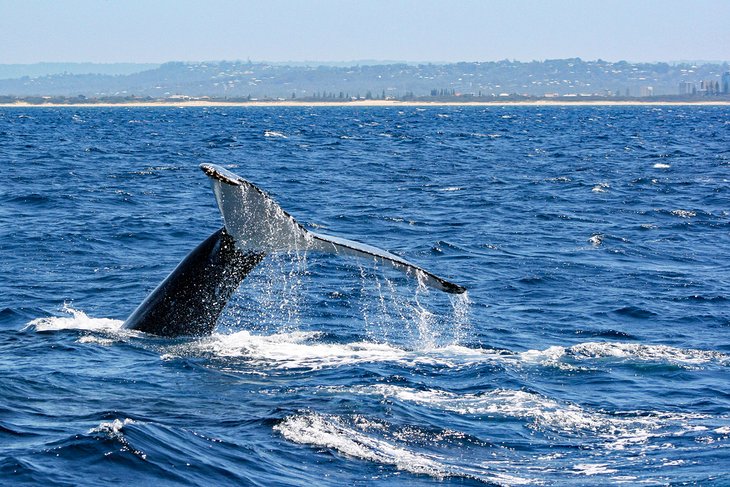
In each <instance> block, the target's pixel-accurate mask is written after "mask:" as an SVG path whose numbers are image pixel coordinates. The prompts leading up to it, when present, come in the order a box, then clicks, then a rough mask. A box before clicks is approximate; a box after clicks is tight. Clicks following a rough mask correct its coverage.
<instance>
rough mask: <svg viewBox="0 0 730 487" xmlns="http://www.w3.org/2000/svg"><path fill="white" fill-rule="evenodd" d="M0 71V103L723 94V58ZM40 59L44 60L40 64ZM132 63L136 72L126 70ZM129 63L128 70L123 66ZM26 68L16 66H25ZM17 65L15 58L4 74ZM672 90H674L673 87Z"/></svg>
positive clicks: (219, 64) (725, 67)
mask: <svg viewBox="0 0 730 487" xmlns="http://www.w3.org/2000/svg"><path fill="white" fill-rule="evenodd" d="M83 66H84V68H83V69H81V70H76V72H75V73H74V72H71V71H68V70H66V71H64V72H61V73H58V72H56V73H55V74H46V75H38V76H33V75H31V74H28V75H25V76H22V77H8V78H7V79H0V101H1V100H6V102H7V101H8V100H15V99H18V98H22V99H25V100H27V101H31V102H34V101H35V102H38V103H42V102H44V101H46V102H47V101H48V99H49V98H48V97H55V99H56V101H59V100H63V102H64V103H74V102H81V101H83V102H88V101H107V102H109V101H129V100H140V99H141V100H159V99H186V98H197V99H199V98H211V99H220V100H229V101H247V100H291V99H295V100H301V101H308V100H319V101H345V100H352V99H398V100H424V99H428V100H434V101H437V100H454V99H460V100H463V99H474V100H475V101H478V100H494V99H500V98H509V99H523V98H527V99H529V98H534V97H548V98H550V97H566V98H569V97H583V98H585V97H588V98H606V97H612V98H630V97H642V98H647V97H673V96H679V95H680V94H681V95H682V96H683V97H685V98H686V97H695V98H696V97H701V96H722V94H723V92H725V93H727V90H728V87H727V82H726V81H727V75H726V77H725V78H724V77H723V73H725V72H727V71H728V70H730V67H729V66H728V64H727V63H724V64H699V65H695V64H691V63H680V64H668V63H628V62H625V61H620V62H608V61H602V60H598V61H583V60H581V59H577V58H576V59H559V60H548V61H542V62H538V61H534V62H518V61H508V60H504V61H496V62H463V63H453V64H418V65H415V64H380V65H357V66H344V67H343V66H284V65H277V64H267V63H252V62H209V63H181V62H171V63H165V64H162V65H159V66H157V65H151V66H150V65H120V67H119V69H117V70H116V71H115V70H114V68H112V67H113V66H115V65H96V66H102V67H103V66H105V67H106V68H105V70H98V71H96V72H94V69H93V67H94V65H83ZM46 67H48V66H46ZM135 69H136V70H135ZM130 70H131V71H133V72H130ZM31 71H32V70H30V71H29V70H26V71H25V72H31ZM18 72H23V71H22V70H21V69H20V68H19V67H18V66H14V67H13V69H9V68H8V65H5V66H3V65H0V77H2V76H3V74H4V73H6V74H7V73H18ZM680 90H681V91H680Z"/></svg>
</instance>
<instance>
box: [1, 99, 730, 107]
mask: <svg viewBox="0 0 730 487" xmlns="http://www.w3.org/2000/svg"><path fill="white" fill-rule="evenodd" d="M518 106H524V107H551V106H554V107H571V106H577V107H584V106H595V107H599V106H600V107H602V106H606V107H610V106H617V107H622V106H730V101H724V100H723V101H720V100H718V101H644V100H641V101H639V100H637V101H629V100H621V101H610V100H575V101H567V100H529V101H471V102H470V101H463V102H462V101H457V102H451V101H443V102H439V101H433V102H431V101H397V100H358V101H343V102H339V101H332V102H315V101H313V102H308V101H293V100H292V101H290V100H287V101H248V102H226V101H201V100H191V101H179V102H175V101H159V102H154V101H153V102H122V103H42V104H36V103H28V102H15V103H0V108H116V107H118V108H187V107H191V108H194V107H202V108H208V107H237V108H245V107H338V108H343V107H353V108H369V107H396V108H397V107H424V108H426V107H518Z"/></svg>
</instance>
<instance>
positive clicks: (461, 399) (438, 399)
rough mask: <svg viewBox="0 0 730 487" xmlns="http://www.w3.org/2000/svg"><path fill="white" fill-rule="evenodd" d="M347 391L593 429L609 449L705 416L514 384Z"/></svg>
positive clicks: (552, 426) (572, 430) (548, 426)
mask: <svg viewBox="0 0 730 487" xmlns="http://www.w3.org/2000/svg"><path fill="white" fill-rule="evenodd" d="M330 390H335V391H337V390H338V389H337V388H331V389H330ZM339 390H342V389H339ZM346 392H349V393H353V394H363V395H379V396H382V397H383V398H394V399H396V400H398V401H402V402H411V403H415V404H419V405H422V406H426V407H430V408H435V409H439V410H442V411H449V412H454V413H457V414H461V415H478V416H488V417H501V418H515V419H519V420H526V421H528V423H527V425H526V426H528V427H530V428H533V429H537V430H550V431H554V432H558V433H563V434H570V435H583V434H585V433H590V434H591V436H594V437H597V438H600V439H602V440H604V441H605V442H607V444H606V447H607V448H610V449H616V450H619V449H624V448H625V447H626V446H627V445H630V444H636V443H646V442H647V441H648V440H649V439H650V438H651V437H654V436H662V435H663V434H664V433H663V431H665V430H666V428H669V427H681V428H683V433H687V432H691V431H692V430H693V425H692V424H691V421H695V420H699V419H705V416H702V415H698V414H689V413H666V412H649V413H641V414H637V413H630V412H624V413H621V414H620V415H613V414H608V413H605V412H600V411H592V410H589V409H585V408H583V407H581V406H579V405H577V404H572V403H568V402H560V401H556V400H553V399H550V398H548V397H545V396H542V395H540V394H536V393H532V392H526V391H519V390H511V389H495V390H491V391H486V392H483V393H479V394H456V393H453V392H448V391H443V390H437V389H411V388H407V387H403V386H396V385H390V384H375V385H369V386H360V387H354V388H350V389H346ZM695 426H696V425H695ZM674 434H677V432H676V431H675V432H674Z"/></svg>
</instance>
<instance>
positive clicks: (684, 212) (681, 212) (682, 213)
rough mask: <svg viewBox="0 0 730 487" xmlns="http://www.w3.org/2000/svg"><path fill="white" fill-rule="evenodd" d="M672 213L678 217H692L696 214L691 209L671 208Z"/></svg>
mask: <svg viewBox="0 0 730 487" xmlns="http://www.w3.org/2000/svg"><path fill="white" fill-rule="evenodd" d="M672 215H674V216H678V217H680V218H692V217H694V216H697V213H695V212H694V211H691V210H672Z"/></svg>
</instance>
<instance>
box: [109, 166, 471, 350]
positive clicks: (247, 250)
mask: <svg viewBox="0 0 730 487" xmlns="http://www.w3.org/2000/svg"><path fill="white" fill-rule="evenodd" d="M200 168H201V169H202V170H203V172H204V173H205V174H207V175H208V177H209V178H210V180H211V184H212V185H213V192H214V193H215V198H216V201H217V202H218V208H219V209H220V211H221V214H222V215H223V222H224V227H223V228H221V229H220V230H217V231H215V232H214V233H213V234H212V235H211V236H210V237H208V238H207V239H205V240H204V241H203V242H202V243H201V244H200V245H198V246H197V247H196V248H195V249H194V250H193V251H192V252H190V254H188V255H187V256H186V257H185V258H184V259H183V260H182V262H180V263H179V264H178V265H177V267H176V268H175V269H174V270H173V271H172V272H171V273H170V275H169V276H167V278H165V280H164V281H162V283H160V285H159V286H157V287H156V288H155V289H154V290H153V291H152V292H151V293H150V294H149V295H148V296H147V298H145V300H144V301H143V302H142V304H140V305H139V306H138V307H137V309H136V310H135V311H134V312H133V313H132V314H131V315H130V316H129V318H127V320H126V321H125V322H124V325H123V327H124V328H127V329H132V330H139V331H143V332H146V333H151V334H154V335H160V336H167V337H175V336H185V335H188V336H189V335H192V336H202V335H207V334H210V333H212V332H213V329H214V328H215V325H216V322H217V320H218V317H219V316H220V314H221V313H222V312H223V309H224V308H225V306H226V303H227V302H228V300H229V299H230V297H231V296H232V295H233V293H234V292H235V291H236V289H237V288H238V286H239V285H240V284H241V282H242V281H243V280H244V279H245V278H246V276H247V275H248V274H249V273H250V272H251V270H253V268H254V267H256V266H257V265H258V264H259V263H260V262H261V260H263V258H264V257H265V256H266V254H269V253H272V252H282V251H291V250H301V251H309V250H313V251H319V252H328V253H334V254H340V255H351V256H356V257H364V258H367V259H374V260H376V261H379V262H382V263H385V264H388V265H390V266H392V267H393V268H395V269H398V270H401V271H403V272H406V273H410V274H413V275H415V276H416V277H417V278H418V279H419V281H421V282H423V283H424V284H426V285H428V286H431V287H434V288H436V289H439V290H441V291H445V292H448V293H456V294H459V293H463V292H464V291H466V289H465V288H463V287H461V286H459V285H458V284H454V283H452V282H449V281H447V280H445V279H443V278H441V277H438V276H436V275H434V274H432V273H431V272H428V271H427V270H425V269H422V268H420V267H418V266H416V265H415V264H412V263H410V262H408V261H407V260H405V259H402V258H400V257H398V256H397V255H393V254H391V253H389V252H386V251H384V250H381V249H378V248H376V247H372V246H370V245H365V244H361V243H359V242H355V241H352V240H347V239H344V238H339V237H332V236H329V235H322V234H319V233H315V232H310V231H309V230H307V229H306V228H304V227H303V226H302V225H300V224H299V223H298V222H297V221H296V220H295V219H294V218H293V217H292V216H291V215H290V214H289V213H287V212H286V211H284V210H283V209H282V208H281V207H280V206H279V205H278V204H277V203H276V202H275V201H274V200H273V199H272V198H271V197H270V196H268V195H267V194H266V193H265V192H263V191H262V190H260V189H259V188H258V187H256V186H255V185H253V184H251V183H250V182H248V181H246V180H245V179H243V178H241V177H239V176H237V175H235V174H233V173H232V172H230V171H228V170H226V169H224V168H222V167H220V166H215V165H213V164H202V165H201V166H200Z"/></svg>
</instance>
